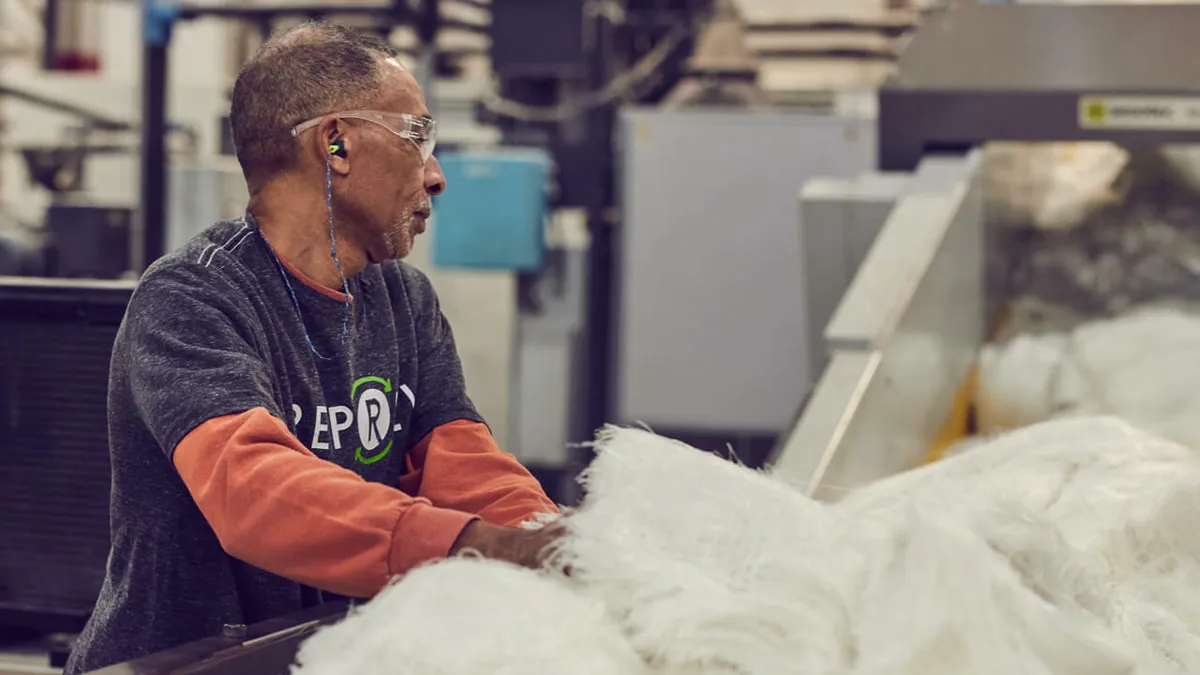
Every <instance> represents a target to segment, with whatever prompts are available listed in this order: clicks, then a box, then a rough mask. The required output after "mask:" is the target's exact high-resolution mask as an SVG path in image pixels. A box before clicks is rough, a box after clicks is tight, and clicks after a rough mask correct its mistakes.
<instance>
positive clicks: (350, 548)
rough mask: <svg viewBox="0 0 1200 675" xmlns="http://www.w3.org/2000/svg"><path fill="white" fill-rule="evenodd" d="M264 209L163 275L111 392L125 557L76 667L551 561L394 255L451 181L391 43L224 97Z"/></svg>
mask: <svg viewBox="0 0 1200 675" xmlns="http://www.w3.org/2000/svg"><path fill="white" fill-rule="evenodd" d="M230 118H231V124H232V127H233V137H234V141H235V146H236V148H237V157H238V161H239V163H240V164H241V166H242V171H243V174H244V175H245V179H246V183H247V187H248V189H249V195H250V203H249V207H248V209H247V213H246V215H245V217H244V218H242V219H239V220H237V221H235V222H227V223H221V224H217V225H215V226H214V227H212V228H210V229H209V230H208V231H206V232H204V233H203V234H201V235H200V236H199V237H197V238H196V239H194V240H192V241H191V242H190V243H188V244H187V245H185V246H184V247H182V249H181V250H178V251H177V252H174V253H171V254H168V255H167V256H165V257H164V258H162V259H160V260H158V261H156V262H155V263H154V264H153V265H151V266H150V268H149V269H147V270H146V272H145V274H144V275H143V277H142V279H141V281H140V283H139V285H138V288H137V290H136V291H135V292H134V294H133V296H132V298H131V300H130V303H129V307H128V309H127V311H126V315H125V319H124V322H123V325H122V326H121V329H120V331H119V333H118V336H117V339H116V343H115V345H114V348H113V356H112V370H111V373H112V374H111V379H110V385H109V428H110V434H109V435H110V445H111V456H112V476H113V487H112V506H111V523H112V548H111V552H110V556H109V561H108V570H107V575H106V577H105V580H104V584H103V587H102V590H101V591H100V597H99V601H98V602H97V604H96V608H95V611H94V612H93V614H92V616H91V619H90V620H89V621H88V623H87V625H86V627H85V628H84V630H83V632H82V635H81V636H80V638H79V640H78V643H77V645H76V647H75V648H74V650H73V652H72V654H71V656H70V659H69V662H68V665H67V668H66V673H67V674H68V675H73V674H75V673H81V672H88V671H90V670H94V669H96V668H100V667H105V666H108V665H110V664H114V663H118V662H125V661H128V660H131V659H134V658H137V657H141V656H143V655H146V654H150V653H153V652H157V651H161V650H165V649H168V648H171V647H175V646H178V645H181V644H183V643H187V642H191V641H194V640H199V639H202V638H206V637H210V636H214V635H218V634H220V633H221V632H222V629H223V626H224V625H226V624H253V623H256V622H260V621H263V620H266V619H271V618H275V617H280V616H282V615H287V614H289V613H293V612H296V611H299V610H302V609H305V608H308V607H312V606H315V605H317V604H320V603H322V602H325V601H328V600H331V599H337V598H339V597H348V598H370V597H372V596H373V595H375V594H376V593H377V592H379V591H380V590H381V589H382V588H384V586H385V585H386V584H388V583H389V580H390V579H392V578H394V577H395V576H397V575H402V574H403V573H404V572H405V571H407V570H410V569H412V568H414V567H415V566H418V565H421V564H423V563H427V562H430V561H435V560H438V559H442V558H445V557H447V556H449V555H454V554H456V553H458V552H459V551H467V550H470V551H476V552H478V553H479V554H481V555H483V556H485V557H490V558H494V559H500V560H506V561H509V562H512V563H516V564H519V565H523V566H536V565H538V564H539V563H541V562H542V556H543V555H544V554H545V551H546V547H547V545H548V544H549V543H551V542H552V541H553V540H554V539H555V538H556V537H557V536H558V530H557V529H556V528H542V529H534V528H523V527H520V526H521V525H522V524H523V523H525V522H526V521H529V520H531V519H534V518H535V517H536V516H537V515H538V514H542V513H547V514H553V513H554V512H555V506H554V504H553V502H552V501H550V500H549V499H548V498H547V497H546V495H545V493H544V492H543V491H542V489H541V487H540V486H539V484H538V482H537V481H536V480H535V479H534V477H533V476H532V475H531V474H530V473H529V472H528V471H526V470H525V469H524V468H523V467H522V466H521V465H520V464H519V463H518V462H517V461H516V459H514V458H513V457H512V456H511V455H508V454H506V453H504V452H502V451H501V450H500V449H499V448H498V447H497V444H496V442H495V441H494V440H493V438H492V436H491V434H490V432H489V430H488V427H487V426H485V424H484V421H483V419H482V418H481V417H480V415H479V413H478V412H476V410H475V407H474V406H473V405H472V403H471V401H470V400H469V399H468V397H467V394H466V391H465V386H464V382H463V373H462V368H461V364H460V361H459V357H458V354H457V353H456V349H455V344H454V338H453V336H452V334H451V330H450V326H449V324H448V323H447V321H446V318H445V317H444V316H443V314H442V311H441V309H440V308H439V305H438V298H437V296H436V295H435V293H434V290H433V288H432V287H431V285H430V282H429V279H428V278H427V277H426V276H425V275H424V274H422V273H421V272H420V271H418V270H417V269H415V268H413V267H411V266H409V265H407V264H405V263H402V262H400V261H399V260H400V259H401V258H403V257H405V255H407V254H408V253H409V251H410V250H411V248H412V246H413V240H414V238H415V237H417V236H418V235H420V234H421V233H423V232H424V231H425V227H426V220H427V219H428V218H429V216H430V203H431V197H432V196H434V195H437V194H439V193H441V192H442V191H443V190H444V189H445V187H446V185H445V178H444V177H443V176H442V173H441V169H440V168H439V166H438V160H437V158H436V157H435V156H434V155H433V150H434V144H435V141H436V132H437V126H436V123H435V122H434V121H433V120H432V119H430V117H429V110H428V108H427V106H426V103H425V101H424V99H423V96H422V93H421V90H420V87H419V86H418V84H417V82H416V81H415V80H414V78H413V77H412V75H411V74H410V73H409V72H408V71H406V70H405V69H404V67H403V66H402V65H401V64H400V63H399V62H398V61H397V60H396V53H395V52H394V51H393V50H392V49H391V48H389V47H388V46H387V45H386V44H385V43H384V42H382V41H379V40H377V39H375V38H372V37H368V36H365V35H361V34H358V33H356V32H355V31H352V30H350V29H347V28H342V27H338V26H335V25H330V24H325V23H309V24H305V25H302V26H300V27H298V28H295V29H292V30H290V31H288V32H285V33H282V34H280V35H277V36H275V37H273V38H272V39H270V40H268V41H267V42H266V43H264V44H263V46H262V47H261V49H260V50H259V51H258V52H257V53H256V54H255V56H254V57H253V58H252V60H251V61H250V62H249V63H248V64H247V65H246V66H245V67H244V68H243V69H242V71H241V73H240V74H239V75H238V78H237V81H236V83H235V85H234V90H233V98H232V104H231V115H230Z"/></svg>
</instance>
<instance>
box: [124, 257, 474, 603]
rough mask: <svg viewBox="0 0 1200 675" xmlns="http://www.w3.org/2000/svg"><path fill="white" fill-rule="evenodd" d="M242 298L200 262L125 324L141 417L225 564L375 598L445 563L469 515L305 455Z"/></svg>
mask: <svg viewBox="0 0 1200 675" xmlns="http://www.w3.org/2000/svg"><path fill="white" fill-rule="evenodd" d="M240 295H241V293H240V292H239V291H238V289H236V288H233V287H232V284H230V283H228V282H227V281H225V279H224V278H223V277H222V276H219V275H217V274H215V273H214V272H213V271H211V270H208V269H207V268H201V267H195V268H189V269H172V270H167V271H160V272H157V273H154V274H152V275H150V276H148V277H147V278H145V279H144V280H143V282H142V284H141V286H140V287H139V289H138V291H137V292H136V293H135V294H134V297H133V299H132V300H131V302H130V307H129V311H128V314H127V318H126V322H125V326H124V328H123V332H124V340H125V345H126V349H127V354H126V357H125V358H124V359H122V362H121V364H119V365H118V366H117V367H123V368H125V369H126V372H125V373H124V376H126V377H127V378H128V381H129V382H128V384H129V387H130V389H131V392H132V395H133V398H134V401H135V404H136V406H137V408H138V412H139V414H140V415H141V417H142V418H143V420H144V421H145V422H146V424H147V426H148V427H149V428H150V430H151V432H152V433H153V434H154V436H155V437H156V439H157V441H158V444H159V445H160V447H162V448H163V449H164V451H165V453H166V456H167V458H168V459H169V461H171V462H172V463H173V465H174V466H175V467H176V468H177V470H178V472H179V475H180V477H181V478H182V479H183V482H184V484H185V485H186V486H187V488H188V491H189V492H190V493H191V495H192V496H193V498H194V499H195V501H196V504H197V506H198V507H199V509H200V511H201V513H202V514H204V516H205V518H206V519H207V521H208V522H209V524H210V526H211V527H212V528H213V531H214V532H215V533H216V535H217V538H218V539H219V540H220V542H221V544H222V546H223V547H224V548H225V549H226V550H227V551H228V552H229V553H230V554H231V555H233V556H235V557H237V558H239V559H241V560H244V561H246V562H248V563H250V564H252V565H255V566H257V567H260V568H262V569H265V570H267V571H269V572H272V573H275V574H278V575H280V576H284V577H288V578H291V579H294V580H296V581H299V582H302V583H305V584H310V585H312V586H314V587H317V588H322V589H326V590H330V591H333V592H336V593H341V594H344V595H350V596H357V597H369V596H371V595H373V594H374V593H375V592H377V591H378V590H379V589H381V588H382V587H383V586H384V584H385V583H386V581H387V579H388V578H389V577H391V576H393V575H396V574H400V573H403V572H404V571H406V570H407V569H409V568H411V567H412V566H413V565H416V564H419V563H421V562H424V561H426V560H430V559H435V558H438V557H442V556H445V555H446V554H447V553H448V552H449V551H450V549H451V547H452V546H453V544H454V542H455V540H456V539H457V538H458V537H459V535H460V534H461V533H462V532H463V530H464V528H465V527H466V525H467V524H468V523H469V522H471V521H472V520H473V516H472V515H470V514H465V513H462V512H458V511H455V510H452V509H445V508H439V507H435V506H433V505H432V504H430V503H429V501H428V500H427V499H420V498H414V497H412V496H409V495H406V494H404V493H402V492H400V491H398V490H397V489H395V488H394V487H391V486H385V485H379V484H374V483H368V482H366V481H364V480H362V479H361V478H360V477H358V476H357V475H356V474H354V473H353V472H351V471H349V470H346V469H343V468H341V467H339V466H337V465H334V464H332V463H329V462H326V461H324V460H321V459H320V458H318V457H316V456H315V455H313V454H312V453H311V452H310V451H308V449H307V448H305V447H304V445H303V444H302V443H300V442H299V440H297V439H296V438H295V437H294V436H293V435H292V434H291V432H290V431H289V429H288V427H287V425H286V424H285V423H284V422H283V421H282V420H283V419H284V418H283V416H282V415H281V414H280V412H279V410H278V409H277V408H278V406H277V405H276V402H275V398H274V396H273V394H272V390H273V384H272V381H273V380H272V378H271V374H270V367H269V365H268V364H267V362H266V361H265V360H264V359H263V358H262V356H261V354H260V352H263V353H265V351H266V350H267V349H268V346H266V345H257V344H256V340H257V339H259V338H258V337H257V336H256V333H255V330H254V328H253V326H254V320H253V318H252V316H250V314H251V312H252V310H251V309H250V308H248V307H244V306H241V305H239V303H238V302H236V301H234V300H232V298H236V297H239V296H240Z"/></svg>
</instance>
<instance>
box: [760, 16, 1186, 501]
mask: <svg viewBox="0 0 1200 675" xmlns="http://www.w3.org/2000/svg"><path fill="white" fill-rule="evenodd" d="M1197 20H1200V7H1197V6H1195V5H1155V6H1122V5H1094V6H1093V5H1089V6H1053V5H1037V4H1033V5H983V6H971V5H968V6H964V7H961V8H957V9H954V10H950V11H948V12H947V13H945V14H944V15H940V16H934V17H931V18H930V19H929V21H928V23H927V25H925V26H924V27H923V28H922V29H921V30H919V31H918V32H917V34H916V35H915V36H914V37H913V39H912V42H911V44H910V45H909V46H908V48H907V50H906V51H905V52H904V54H903V55H902V56H901V58H900V61H899V68H898V72H897V74H896V75H895V76H894V77H893V78H892V79H891V80H890V81H888V82H887V83H886V84H885V85H884V87H883V88H882V90H881V91H880V94H879V168H880V169H881V170H882V171H884V172H890V173H884V174H879V175H869V176H863V177H860V178H859V179H857V180H851V181H830V180H823V181H820V182H816V183H812V184H809V185H808V186H807V187H806V188H805V191H804V192H803V194H802V196H801V210H802V214H803V226H802V237H803V239H804V241H805V246H806V247H807V250H808V252H809V255H810V257H809V263H810V264H809V266H808V268H807V273H808V276H809V278H810V280H811V281H813V285H810V287H809V293H810V298H809V304H810V307H814V308H816V309H817V311H818V312H820V313H824V314H825V315H826V316H827V317H828V318H829V319H830V320H829V321H828V323H827V324H826V323H825V322H824V321H822V320H821V319H822V317H820V316H818V317H815V320H817V321H819V322H820V323H819V324H818V325H821V326H824V333H823V337H824V347H825V349H824V350H823V352H822V353H820V354H818V355H816V360H815V361H814V362H813V364H812V366H813V367H814V368H823V374H822V376H821V379H820V381H819V383H818V385H817V387H816V389H815V390H814V392H813V393H812V395H811V398H810V400H809V401H808V403H807V405H806V406H804V408H803V409H802V411H801V413H800V414H799V415H798V421H797V422H796V424H795V426H794V427H793V428H792V430H791V432H790V433H789V434H788V436H787V438H786V439H785V440H784V442H782V443H781V444H780V446H779V447H778V448H777V451H776V454H775V457H774V459H773V464H774V467H775V472H776V473H777V474H779V475H782V476H785V477H786V478H788V479H790V480H793V481H795V482H796V483H797V484H800V485H802V486H803V487H804V488H805V489H806V490H807V491H808V493H809V494H811V495H814V496H816V497H818V498H822V499H836V498H837V496H838V495H839V494H840V493H841V492H843V491H844V490H846V489H848V488H852V487H854V486H856V485H862V484H864V483H867V482H870V481H872V480H875V479H877V478H880V477H883V476H886V475H890V474H893V473H896V472H899V471H903V470H905V469H908V468H912V467H914V466H917V465H919V464H921V463H922V462H924V461H928V460H930V459H932V458H936V457H937V456H938V454H939V453H940V452H941V451H942V450H944V449H945V447H946V446H947V445H948V444H949V443H951V442H953V441H955V440H957V439H959V438H961V437H962V436H964V435H966V434H969V433H970V431H971V424H970V414H969V411H970V401H969V392H970V389H971V375H972V367H973V364H974V363H975V357H976V354H977V352H978V350H979V348H980V346H981V345H982V344H983V342H984V341H985V340H987V339H988V338H989V337H990V336H991V335H992V333H993V332H994V331H995V330H996V328H997V326H998V325H999V323H1000V321H1001V318H1002V314H1003V312H1004V311H1005V309H1006V307H1007V305H1008V301H1009V300H1010V299H1011V293H1012V292H1014V290H1016V288H1017V287H1018V286H1020V285H1022V284H1025V287H1024V288H1023V290H1025V291H1027V290H1028V287H1027V286H1028V284H1027V280H1026V279H1023V278H1021V276H1020V275H1019V274H1016V275H1015V274H1014V273H1013V271H1014V270H1020V269H1021V268H1022V265H1024V264H1025V263H1026V262H1027V261H1029V260H1031V259H1033V258H1034V257H1036V256H1037V255H1038V254H1039V252H1040V251H1039V249H1038V246H1043V245H1047V244H1045V242H1047V241H1051V240H1052V238H1051V237H1049V236H1038V235H1036V234H1031V233H1030V232H1029V231H1028V230H1026V231H1024V232H1022V231H1021V230H1020V229H1019V228H1013V227H1012V226H1011V223H1002V222H1001V221H1002V218H1000V217H999V215H998V214H997V213H996V212H994V211H993V210H992V209H990V208H989V207H988V206H989V202H988V200H986V197H987V191H986V189H985V188H986V187H987V186H988V183H989V181H988V180H987V179H988V177H989V173H988V171H989V169H990V168H992V167H990V166H989V162H988V158H989V152H988V146H987V145H986V144H988V143H989V142H991V141H1031V142H1048V141H1109V142H1112V143H1115V144H1118V145H1119V146H1120V147H1122V148H1124V149H1126V150H1127V151H1128V152H1129V153H1130V155H1131V156H1133V157H1134V158H1135V159H1137V158H1138V157H1140V156H1143V155H1145V156H1153V155H1155V154H1156V152H1157V149H1158V148H1159V147H1160V146H1163V145H1165V144H1181V143H1195V142H1197V141H1198V140H1200V69H1198V68H1197V67H1195V66H1194V65H1192V62H1190V61H1180V60H1179V59H1180V57H1181V50H1184V49H1186V44H1187V39H1186V37H1184V36H1183V35H1182V34H1181V33H1180V31H1181V30H1182V28H1181V27H1182V26H1186V25H1190V23H1191V22H1195V21H1197ZM1118 40H1119V41H1120V43H1121V44H1123V45H1124V46H1125V47H1128V49H1122V50H1120V51H1116V50H1113V49H1112V45H1113V44H1116V42H1117V41H1118ZM1176 63H1180V64H1181V65H1179V66H1178V67H1174V66H1172V67H1167V68H1164V67H1163V64H1176ZM1149 188H1150V189H1157V186H1155V185H1150V186H1149ZM1183 226H1184V227H1190V226H1191V225H1190V223H1185V224H1184V225H1183ZM1082 229H1086V228H1082ZM872 235H874V236H872ZM1059 239H1061V237H1059ZM816 250H821V251H824V252H832V251H840V252H841V255H844V256H845V258H842V259H840V260H839V259H838V258H839V257H840V256H836V255H831V256H830V257H831V258H833V259H834V260H835V262H834V265H835V266H837V267H838V268H839V270H838V272H837V274H828V275H826V274H825V273H824V272H823V271H822V267H821V262H820V261H819V260H817V259H815V258H813V257H812V253H813V252H814V251H816ZM1084 255H1086V252H1084ZM859 261H861V264H860V265H859V264H858V262H859ZM855 266H857V271H856V272H855V273H854V274H853V277H852V278H851V277H849V275H847V274H846V271H847V270H849V269H852V268H854V267H855ZM818 276H820V277H821V278H823V281H820V282H818V281H817V280H816V277H818ZM1058 283H1065V282H1064V281H1063V278H1062V277H1060V278H1059V282H1058ZM1182 283H1183V285H1184V286H1188V287H1190V288H1194V287H1195V286H1196V285H1197V284H1200V280H1195V279H1192V280H1186V279H1185V281H1183V282H1182ZM818 284H819V285H818ZM843 292H844V295H843ZM835 306H836V311H834V307H835ZM1083 309H1084V311H1087V308H1086V307H1085V308H1083ZM1092 311H1094V310H1092Z"/></svg>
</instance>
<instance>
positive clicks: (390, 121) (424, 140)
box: [292, 110, 437, 163]
mask: <svg viewBox="0 0 1200 675" xmlns="http://www.w3.org/2000/svg"><path fill="white" fill-rule="evenodd" d="M330 116H332V117H341V118H347V119H358V120H364V121H366V122H371V123H372V124H378V125H379V126H381V127H383V128H384V129H387V130H388V131H390V132H392V133H393V134H396V135H397V136H399V137H400V138H405V139H408V140H409V141H411V142H412V144H413V145H415V146H417V150H418V151H419V152H420V153H421V163H425V162H428V161H429V158H430V157H432V156H433V149H434V147H435V146H436V145H437V122H435V121H434V120H433V118H431V117H418V116H417V115H408V114H404V113H387V112H378V111H375V110H347V111H345V112H336V113H329V114H328V115H321V116H320V117H314V118H313V119H311V120H308V121H307V122H301V123H300V124H297V125H296V126H294V127H292V137H293V138H299V137H300V134H302V133H304V132H305V131H308V130H309V129H311V128H313V127H315V126H317V125H318V124H320V123H321V120H323V119H325V118H326V117H330Z"/></svg>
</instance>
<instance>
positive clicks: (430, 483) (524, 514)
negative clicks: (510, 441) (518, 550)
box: [400, 420, 558, 527]
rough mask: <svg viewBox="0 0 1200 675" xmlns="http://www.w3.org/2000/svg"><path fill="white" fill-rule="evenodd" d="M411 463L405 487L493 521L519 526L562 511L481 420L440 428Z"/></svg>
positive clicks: (412, 455) (413, 453) (412, 454)
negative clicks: (537, 515)
mask: <svg viewBox="0 0 1200 675" xmlns="http://www.w3.org/2000/svg"><path fill="white" fill-rule="evenodd" d="M408 466H409V473H408V474H406V475H405V476H403V477H402V478H401V479H400V488H401V490H404V491H406V492H409V493H410V494H417V495H420V496H421V497H424V498H426V499H428V500H429V501H430V502H431V503H433V504H436V505H437V506H440V507H442V508H447V509H454V510H456V511H465V512H467V513H475V514H478V515H479V516H480V517H481V518H483V519H484V520H486V521H487V522H489V523H492V524H493V525H503V526H507V527H516V526H517V525H520V524H521V523H522V522H524V521H526V520H529V519H530V518H532V517H533V516H534V514H537V513H557V512H558V509H557V508H555V506H554V502H552V501H550V498H549V497H547V496H546V493H545V492H544V491H542V486H541V485H540V484H539V483H538V481H537V479H536V478H534V477H533V475H532V474H530V473H529V471H527V470H526V469H525V467H523V466H521V463H520V462H518V461H517V459H516V458H515V457H513V456H512V455H510V454H508V453H506V452H504V451H502V450H501V449H500V447H499V446H498V445H497V444H496V440H495V439H494V438H492V434H491V432H490V431H488V428H487V426H486V425H483V424H480V423H478V422H472V421H469V420H459V421H456V422H450V423H449V424H443V425H442V426H440V427H437V428H436V429H434V430H433V431H432V432H431V433H430V434H429V435H428V436H426V437H425V438H423V439H422V440H421V442H420V443H418V444H417V445H416V446H415V447H414V448H413V449H412V450H411V451H410V452H409V453H408Z"/></svg>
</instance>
